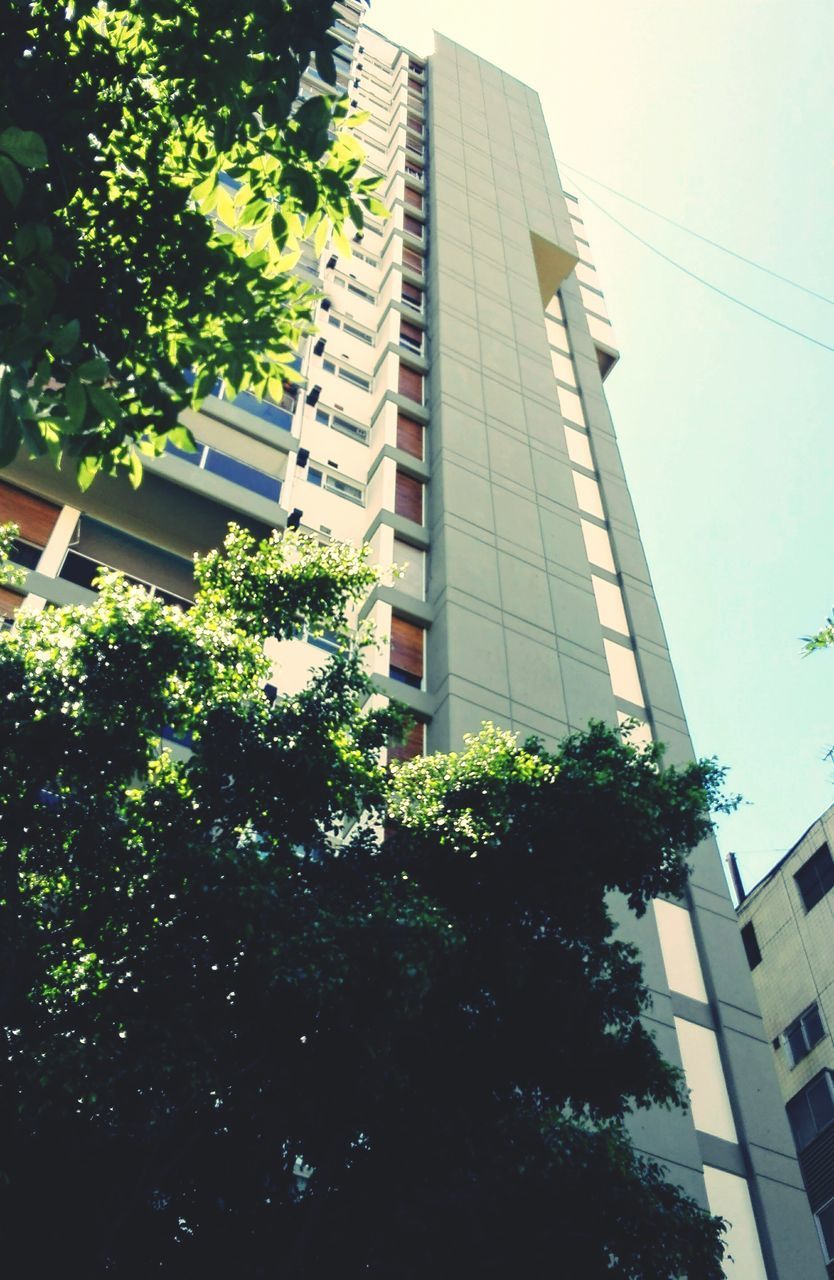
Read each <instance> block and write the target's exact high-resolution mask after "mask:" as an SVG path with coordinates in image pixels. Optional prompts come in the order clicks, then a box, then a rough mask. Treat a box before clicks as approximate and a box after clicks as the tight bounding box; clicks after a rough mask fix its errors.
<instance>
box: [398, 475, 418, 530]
mask: <svg viewBox="0 0 834 1280" xmlns="http://www.w3.org/2000/svg"><path fill="white" fill-rule="evenodd" d="M394 511H395V513H396V514H397V515H398V516H404V517H405V519H406V520H413V521H414V522H415V523H416V524H422V523H423V486H422V484H421V483H420V481H419V480H415V479H414V477H413V476H407V475H406V474H405V472H404V471H398V472H397V487H396V492H395V497H394Z"/></svg>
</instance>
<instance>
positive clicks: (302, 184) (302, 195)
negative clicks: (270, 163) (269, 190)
mask: <svg viewBox="0 0 834 1280" xmlns="http://www.w3.org/2000/svg"><path fill="white" fill-rule="evenodd" d="M284 180H285V182H286V184H287V186H288V187H289V189H290V191H291V192H292V194H293V195H294V196H295V198H296V200H297V201H298V203H299V204H300V205H301V208H302V209H303V211H304V213H315V212H316V210H317V209H318V207H319V189H318V186H317V185H316V180H315V178H314V177H313V175H312V174H311V173H308V171H307V170H306V169H299V168H298V166H297V165H287V167H286V169H285V170H284Z"/></svg>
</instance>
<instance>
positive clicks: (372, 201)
mask: <svg viewBox="0 0 834 1280" xmlns="http://www.w3.org/2000/svg"><path fill="white" fill-rule="evenodd" d="M367 205H368V213H371V214H373V216H374V217H375V218H390V217H391V212H390V210H389V209H388V208H386V206H385V205H384V204H383V203H382V201H381V200H377V198H376V196H368V200H367Z"/></svg>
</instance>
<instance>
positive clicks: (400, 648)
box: [391, 614, 425, 679]
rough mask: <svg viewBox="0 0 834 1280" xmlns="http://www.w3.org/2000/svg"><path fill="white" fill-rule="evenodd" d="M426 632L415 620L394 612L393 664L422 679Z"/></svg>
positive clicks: (392, 631) (392, 636) (392, 626)
mask: <svg viewBox="0 0 834 1280" xmlns="http://www.w3.org/2000/svg"><path fill="white" fill-rule="evenodd" d="M424 634H425V633H424V631H423V628H422V627H418V626H417V624H416V623H415V622H407V621H406V619H405V618H398V617H397V615H396V614H394V616H393V617H392V618H391V666H392V667H396V668H397V670H398V671H406V672H408V674H409V675H410V676H415V677H419V678H420V679H422V678H423V636H424Z"/></svg>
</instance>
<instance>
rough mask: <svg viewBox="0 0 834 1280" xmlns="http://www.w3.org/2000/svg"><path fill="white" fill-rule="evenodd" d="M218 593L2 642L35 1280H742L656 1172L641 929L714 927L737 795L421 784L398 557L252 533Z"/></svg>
mask: <svg viewBox="0 0 834 1280" xmlns="http://www.w3.org/2000/svg"><path fill="white" fill-rule="evenodd" d="M196 578H197V584H198V591H197V596H196V601H195V604H194V607H193V608H192V609H191V610H190V611H189V612H187V613H184V612H180V611H179V610H177V609H176V608H174V607H172V606H169V605H165V604H163V603H162V602H161V601H160V600H159V599H158V598H157V597H151V596H150V595H148V594H147V593H146V592H145V591H144V590H142V589H141V588H138V587H134V586H130V585H128V584H127V583H126V582H125V581H124V580H123V579H121V578H120V577H119V575H118V574H114V573H111V572H108V573H104V574H102V576H101V579H100V582H99V591H98V595H97V598H96V601H95V603H94V604H93V605H92V606H91V607H90V608H87V609H83V608H78V607H73V608H64V609H46V610H43V611H41V612H39V613H29V614H26V615H20V614H19V615H18V620H17V623H16V626H15V628H14V629H13V630H12V631H7V632H5V633H2V634H0V736H2V741H3V743H4V751H3V754H2V756H1V757H0V813H2V818H0V1014H2V1017H0V1025H1V1026H2V1028H3V1031H2V1035H3V1053H2V1055H0V1126H2V1132H3V1135H4V1140H3V1155H2V1159H0V1169H2V1176H1V1177H0V1218H2V1223H3V1236H4V1248H5V1256H6V1258H7V1259H9V1258H11V1260H12V1262H11V1266H12V1270H13V1271H15V1273H17V1271H20V1273H21V1274H22V1273H23V1272H24V1270H25V1271H26V1272H27V1273H29V1274H37V1275H41V1274H43V1275H46V1274H51V1273H52V1272H55V1273H56V1274H57V1273H58V1272H59V1271H60V1273H61V1274H73V1275H75V1274H79V1275H85V1276H89V1277H98V1276H106V1275H117V1276H119V1277H136V1278H137V1280H139V1277H142V1278H145V1277H147V1276H149V1275H157V1274H160V1275H169V1276H172V1277H181V1276H190V1275H195V1276H196V1275H199V1276H204V1277H207V1278H209V1280H211V1278H212V1277H217V1278H218V1280H219V1278H220V1277H226V1276H229V1275H242V1276H247V1277H253V1278H254V1277H261V1276H263V1277H266V1276H275V1275H279V1276H281V1277H305V1278H309V1280H323V1278H324V1277H330V1276H333V1275H337V1274H338V1275H340V1276H345V1277H348V1280H352V1278H356V1280H359V1277H367V1276H374V1277H380V1280H381V1278H383V1277H384V1278H385V1280H389V1278H394V1280H418V1278H422V1277H425V1276H428V1275H431V1276H436V1277H439V1280H451V1277H460V1276H462V1275H473V1276H484V1277H492V1276H495V1277H497V1276H502V1277H503V1276H507V1275H518V1274H526V1275H530V1276H532V1277H544V1276H550V1275H553V1274H554V1266H556V1267H557V1269H558V1267H559V1265H563V1266H564V1268H565V1274H576V1275H582V1277H583V1280H596V1277H606V1280H668V1277H669V1276H670V1275H674V1276H677V1277H681V1278H682V1280H719V1278H720V1277H721V1275H722V1271H721V1266H720V1257H721V1253H722V1247H721V1244H720V1241H719V1232H718V1225H717V1224H716V1222H715V1221H714V1220H712V1219H710V1218H709V1216H708V1215H707V1214H706V1213H705V1212H704V1211H703V1210H701V1209H699V1208H698V1207H697V1206H696V1205H695V1204H694V1203H693V1202H692V1201H691V1200H689V1199H688V1198H687V1197H686V1196H684V1195H683V1194H682V1192H680V1191H679V1190H678V1189H677V1188H676V1187H674V1186H672V1185H670V1184H668V1183H667V1182H666V1181H665V1178H664V1175H663V1171H662V1170H661V1169H660V1168H659V1167H658V1166H657V1165H655V1164H653V1163H652V1162H650V1161H646V1160H644V1159H642V1158H641V1157H639V1156H638V1155H637V1154H636V1152H635V1151H634V1148H633V1146H632V1144H631V1141H630V1139H629V1136H628V1130H627V1121H628V1117H629V1114H630V1113H632V1112H633V1111H634V1110H635V1109H640V1108H644V1107H647V1106H650V1105H660V1106H667V1107H674V1106H678V1105H680V1104H681V1100H682V1099H681V1080H680V1078H679V1076H678V1074H677V1073H676V1071H674V1070H673V1069H672V1068H670V1067H669V1066H668V1065H667V1064H666V1063H665V1062H664V1061H663V1059H662V1058H661V1056H660V1054H659V1053H658V1050H657V1047H656V1045H655V1043H654V1041H653V1039H652V1037H651V1035H650V1034H649V1032H648V1031H647V1029H646V1025H645V1023H644V1021H643V1015H644V1014H645V1012H646V1011H647V1009H648V1006H649V994H648V991H647V989H646V987H645V984H644V982H643V977H642V970H641V965H640V960H639V956H638V955H637V953H636V951H635V949H634V948H633V947H632V946H630V945H629V944H627V943H625V942H623V941H622V940H620V939H618V938H617V936H616V926H615V923H614V920H613V918H612V914H611V909H612V908H611V904H612V902H613V901H614V898H615V897H616V896H617V895H619V898H618V900H619V901H620V902H622V900H623V899H625V900H627V901H628V903H630V905H631V908H632V909H633V910H634V911H635V912H636V913H638V914H640V913H642V912H643V911H644V910H645V908H646V905H647V903H648V901H649V899H650V898H651V897H652V896H654V895H656V894H659V893H664V894H672V895H674V894H678V893H680V892H681V891H682V889H683V886H684V884H685V880H686V864H685V860H684V859H685V854H686V851H687V850H688V849H689V848H690V847H691V846H692V845H693V844H694V843H696V842H697V841H698V840H699V839H700V838H701V837H702V836H703V835H704V834H705V833H706V832H707V830H708V829H709V816H708V809H709V806H710V805H711V804H714V803H716V802H717V798H718V788H719V785H720V781H721V773H720V770H718V769H716V767H715V766H714V765H713V764H710V763H708V762H701V763H699V764H692V765H690V766H688V767H686V768H683V769H675V768H668V767H666V766H665V765H664V762H663V759H662V753H661V752H660V751H659V749H657V748H655V747H652V748H650V749H649V750H647V751H644V752H640V751H638V750H636V749H635V748H633V747H632V746H630V745H628V743H627V742H625V741H623V739H622V738H621V737H620V736H619V735H618V734H617V733H615V732H613V731H612V730H610V729H607V728H605V727H604V726H602V725H600V724H596V725H592V726H591V727H590V729H589V730H588V731H587V732H586V733H581V734H575V735H573V736H571V737H569V738H567V739H566V740H565V741H564V742H563V743H562V744H561V746H560V747H559V748H558V749H557V750H556V751H554V752H547V751H545V750H544V749H543V747H542V746H541V744H539V743H538V742H536V741H534V740H531V741H528V742H525V743H520V742H518V741H517V739H516V738H515V737H514V736H513V735H512V734H509V733H507V732H505V731H503V730H500V729H498V728H495V727H494V726H491V725H487V726H485V727H484V728H483V729H482V730H481V732H480V733H478V734H476V735H473V736H472V737H470V738H469V739H468V740H467V741H466V742H465V744H464V747H463V749H462V750H461V751H459V752H452V753H448V754H445V755H435V756H431V757H428V758H426V759H417V760H414V761H411V762H409V763H407V764H403V765H395V766H393V767H392V768H390V769H389V768H386V767H384V766H383V765H382V763H381V758H382V757H381V748H382V746H383V744H384V743H385V742H386V740H387V738H388V736H389V734H391V733H392V732H394V731H396V729H397V726H398V724H399V725H401V720H400V718H399V717H398V715H397V713H396V712H394V711H392V710H390V709H380V708H378V707H377V706H376V705H375V704H376V702H377V701H378V700H377V699H375V698H374V696H373V689H372V686H371V684H370V682H369V679H368V676H367V675H366V673H365V667H364V665H363V645H364V644H365V643H367V642H368V641H367V639H366V640H364V641H362V640H360V641H356V640H354V639H352V634H353V633H352V631H351V628H350V625H349V622H350V619H351V617H352V616H353V615H354V613H355V610H356V607H357V606H358V605H359V604H360V602H361V601H362V599H363V597H364V596H365V594H366V593H367V591H368V590H369V589H370V588H371V587H372V586H373V585H374V583H375V581H376V580H377V578H376V572H375V571H374V570H373V569H372V568H371V567H370V566H369V564H368V561H367V558H366V554H365V552H360V551H355V550H353V549H351V548H349V547H342V546H336V545H334V544H328V545H327V546H321V545H319V544H317V543H316V542H315V541H313V540H311V539H307V538H305V537H304V536H300V535H292V534H290V535H285V536H284V537H281V538H279V537H274V538H272V539H270V540H267V541H265V542H262V543H256V542H254V540H253V539H252V537H251V535H249V534H248V533H245V532H243V531H241V530H240V529H235V528H233V529H232V530H231V532H230V534H229V538H228V540H227V543H226V545H225V547H224V548H223V550H222V551H218V552H214V553H212V554H210V555H209V556H207V557H205V558H204V559H202V560H201V561H199V562H198V565H197V571H196ZM325 630H326V631H327V632H328V633H334V634H335V636H336V637H337V638H338V640H339V648H338V650H337V651H336V652H335V653H333V654H332V655H331V656H330V657H329V658H327V659H326V660H325V661H324V662H323V664H322V665H320V667H319V668H318V670H317V672H316V674H314V676H313V677H312V679H311V681H310V684H309V686H308V687H307V688H306V689H305V690H304V691H303V692H301V693H299V694H297V695H294V696H287V697H279V698H277V699H275V700H273V701H270V698H269V697H268V696H267V693H266V691H265V682H266V681H267V680H268V678H269V677H270V675H271V672H272V668H271V664H270V662H269V661H268V660H267V658H266V657H265V654H264V642H265V640H266V639H267V638H268V637H272V636H277V637H279V638H283V639H293V638H296V637H298V636H299V635H300V634H302V633H308V634H312V635H314V636H315V635H316V634H319V633H321V632H322V631H325ZM313 652H321V651H320V650H318V651H317V650H313ZM278 683H279V685H280V673H279V676H278ZM163 728H164V729H165V735H164V737H163V732H162V731H163ZM172 739H177V740H179V742H180V743H187V744H188V749H187V750H186V749H185V748H184V747H183V746H179V747H177V746H175V745H174V744H173V741H172ZM383 828H385V829H387V833H388V834H387V838H386V839H385V841H384V843H380V841H379V838H378V833H379V831H380V830H381V829H383ZM45 1223H47V1224H48V1230H45V1229H44V1224H45ZM18 1260H20V1261H18ZM15 1263H18V1265H17V1266H15Z"/></svg>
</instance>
